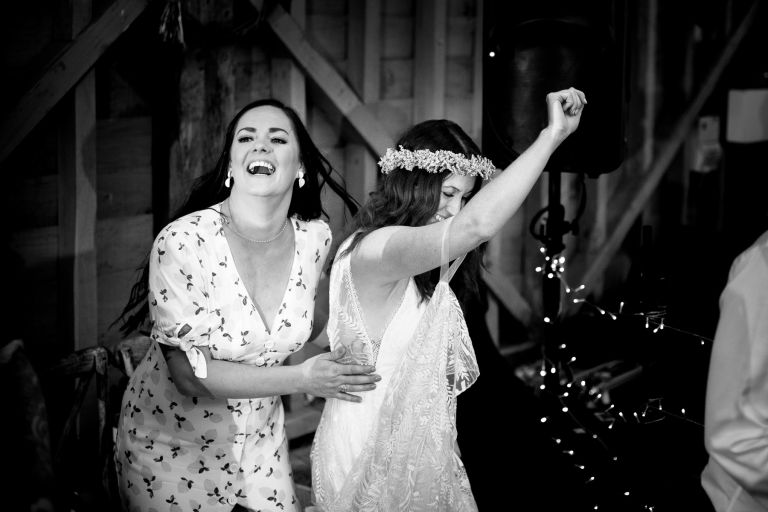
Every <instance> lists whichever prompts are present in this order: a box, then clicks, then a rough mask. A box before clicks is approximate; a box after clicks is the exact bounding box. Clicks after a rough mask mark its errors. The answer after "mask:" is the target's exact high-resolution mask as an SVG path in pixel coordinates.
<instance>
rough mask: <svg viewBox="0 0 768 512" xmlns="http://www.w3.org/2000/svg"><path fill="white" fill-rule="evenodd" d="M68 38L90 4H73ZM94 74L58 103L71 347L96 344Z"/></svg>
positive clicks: (63, 284)
mask: <svg viewBox="0 0 768 512" xmlns="http://www.w3.org/2000/svg"><path fill="white" fill-rule="evenodd" d="M71 16H72V23H71V26H72V34H71V35H72V38H73V39H74V38H76V37H77V36H78V34H79V33H80V32H81V31H82V30H83V29H84V28H85V27H86V26H87V25H88V23H89V22H90V19H91V2H90V1H83V2H73V3H72V11H71ZM95 233H96V73H95V71H94V70H93V69H91V70H90V71H88V72H87V73H85V75H84V76H83V77H82V78H81V79H80V82H79V83H78V84H77V85H76V86H75V88H74V89H73V90H72V91H71V92H70V93H69V95H68V96H66V97H65V98H64V100H63V102H62V118H61V124H60V135H59V265H60V274H59V292H60V294H59V298H60V303H59V307H60V311H61V320H60V321H61V323H62V324H63V326H62V327H63V328H62V333H63V336H65V338H66V343H68V345H69V346H70V347H72V348H73V349H75V350H77V349H80V348H84V347H88V346H92V345H96V344H97V341H98V294H97V273H96V241H95Z"/></svg>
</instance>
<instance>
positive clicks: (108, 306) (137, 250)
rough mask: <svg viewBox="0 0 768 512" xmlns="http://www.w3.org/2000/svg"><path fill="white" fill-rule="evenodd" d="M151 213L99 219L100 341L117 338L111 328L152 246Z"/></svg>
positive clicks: (117, 334)
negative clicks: (138, 269) (137, 271)
mask: <svg viewBox="0 0 768 512" xmlns="http://www.w3.org/2000/svg"><path fill="white" fill-rule="evenodd" d="M152 220H153V219H152V215H151V214H147V215H136V216H128V217H113V218H110V219H104V220H101V221H99V223H98V226H97V232H96V240H97V244H98V245H97V252H98V255H99V257H98V278H99V324H98V328H99V341H100V342H101V343H104V342H107V341H116V340H117V339H118V338H119V333H118V332H117V329H118V327H119V326H115V327H113V328H112V329H111V330H110V329H109V324H111V323H112V322H113V321H114V320H115V319H116V318H117V317H118V315H119V314H120V311H122V309H123V307H124V306H125V303H126V302H127V301H128V297H129V295H130V291H131V286H133V283H134V282H135V280H136V278H137V273H136V269H137V268H139V267H140V266H141V265H142V263H143V261H144V258H145V257H146V255H147V253H148V252H149V250H150V248H151V247H152Z"/></svg>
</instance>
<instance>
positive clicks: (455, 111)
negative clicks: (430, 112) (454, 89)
mask: <svg viewBox="0 0 768 512" xmlns="http://www.w3.org/2000/svg"><path fill="white" fill-rule="evenodd" d="M472 105H473V102H472V96H469V95H467V96H458V97H453V98H449V100H448V101H447V102H446V103H445V115H444V117H445V118H446V119H450V120H451V121H453V122H455V123H456V124H458V125H459V126H461V127H462V128H463V129H464V131H465V132H467V134H470V135H471V133H472ZM475 142H479V141H477V140H475Z"/></svg>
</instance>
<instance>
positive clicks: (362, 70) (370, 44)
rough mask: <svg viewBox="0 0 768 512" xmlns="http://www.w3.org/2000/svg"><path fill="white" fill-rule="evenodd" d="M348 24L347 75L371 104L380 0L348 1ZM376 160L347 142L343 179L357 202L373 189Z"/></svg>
mask: <svg viewBox="0 0 768 512" xmlns="http://www.w3.org/2000/svg"><path fill="white" fill-rule="evenodd" d="M348 27H349V32H348V41H347V53H348V58H347V78H348V80H349V83H350V85H351V86H352V88H353V89H354V90H355V92H357V94H358V95H359V96H360V98H361V99H362V101H363V103H364V104H368V105H370V104H371V103H373V102H375V101H378V99H379V97H380V88H381V86H380V80H381V44H380V40H381V0H365V2H359V1H358V2H351V3H350V4H349V24H348ZM376 161H377V160H376V155H372V154H371V153H370V151H368V149H367V148H366V147H365V146H363V145H362V144H347V147H346V149H345V156H344V178H345V180H346V182H347V190H348V191H349V193H350V194H352V196H353V197H354V198H355V199H357V200H358V201H359V202H360V204H363V203H365V201H366V200H367V199H368V194H370V193H371V192H372V191H373V190H374V189H375V188H376V181H377V179H378V166H377V165H376Z"/></svg>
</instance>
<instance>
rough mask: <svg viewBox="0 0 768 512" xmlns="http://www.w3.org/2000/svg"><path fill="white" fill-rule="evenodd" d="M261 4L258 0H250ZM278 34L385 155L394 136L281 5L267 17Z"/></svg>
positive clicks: (366, 138)
mask: <svg viewBox="0 0 768 512" xmlns="http://www.w3.org/2000/svg"><path fill="white" fill-rule="evenodd" d="M251 3H252V4H253V5H254V7H256V8H258V7H259V5H258V4H259V2H258V1H257V0H251ZM267 21H268V23H269V25H270V26H271V27H272V30H273V32H274V33H275V35H276V36H277V37H278V38H279V39H280V40H281V41H282V42H283V44H284V45H285V46H286V48H288V50H289V51H290V52H291V54H292V55H293V57H294V58H295V59H296V62H298V64H299V66H301V67H302V69H304V71H305V73H306V74H307V76H309V78H310V79H312V80H313V81H314V82H315V83H316V84H317V85H318V87H320V89H322V91H323V92H324V93H325V94H326V95H327V96H328V98H329V99H330V100H331V102H333V105H334V106H335V107H336V108H337V109H338V110H339V112H341V114H342V115H343V116H344V117H345V118H346V119H347V120H348V121H349V123H350V124H351V125H352V128H353V129H354V130H355V131H356V132H357V134H358V135H360V137H361V138H362V139H363V141H364V142H365V144H366V146H368V149H369V150H370V151H371V152H372V153H373V154H374V155H375V156H377V155H383V154H384V152H385V151H386V149H387V148H390V147H392V145H393V144H394V139H393V138H392V136H391V135H390V134H389V133H387V132H386V130H385V129H384V128H383V127H382V125H381V123H379V121H378V120H377V119H376V116H375V115H374V114H373V112H372V111H371V110H370V109H369V108H368V107H367V106H366V105H365V104H364V103H363V102H362V101H361V100H360V98H359V97H358V96H357V94H355V91H354V90H353V89H352V87H350V86H349V84H348V83H347V82H346V81H345V80H344V78H343V77H342V76H341V75H340V74H339V72H338V71H336V69H334V67H333V65H332V64H331V63H330V62H328V60H327V59H326V58H325V57H323V56H322V55H320V53H319V52H318V51H317V50H315V49H314V48H313V47H312V45H311V44H310V43H309V41H307V38H306V36H305V34H304V31H303V30H302V29H301V27H300V26H299V25H298V23H296V21H295V20H294V19H293V17H291V15H290V14H289V13H288V12H286V11H285V9H283V8H282V7H281V6H280V5H277V6H276V7H275V8H274V9H273V10H272V12H271V13H270V15H269V17H268V18H267Z"/></svg>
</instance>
